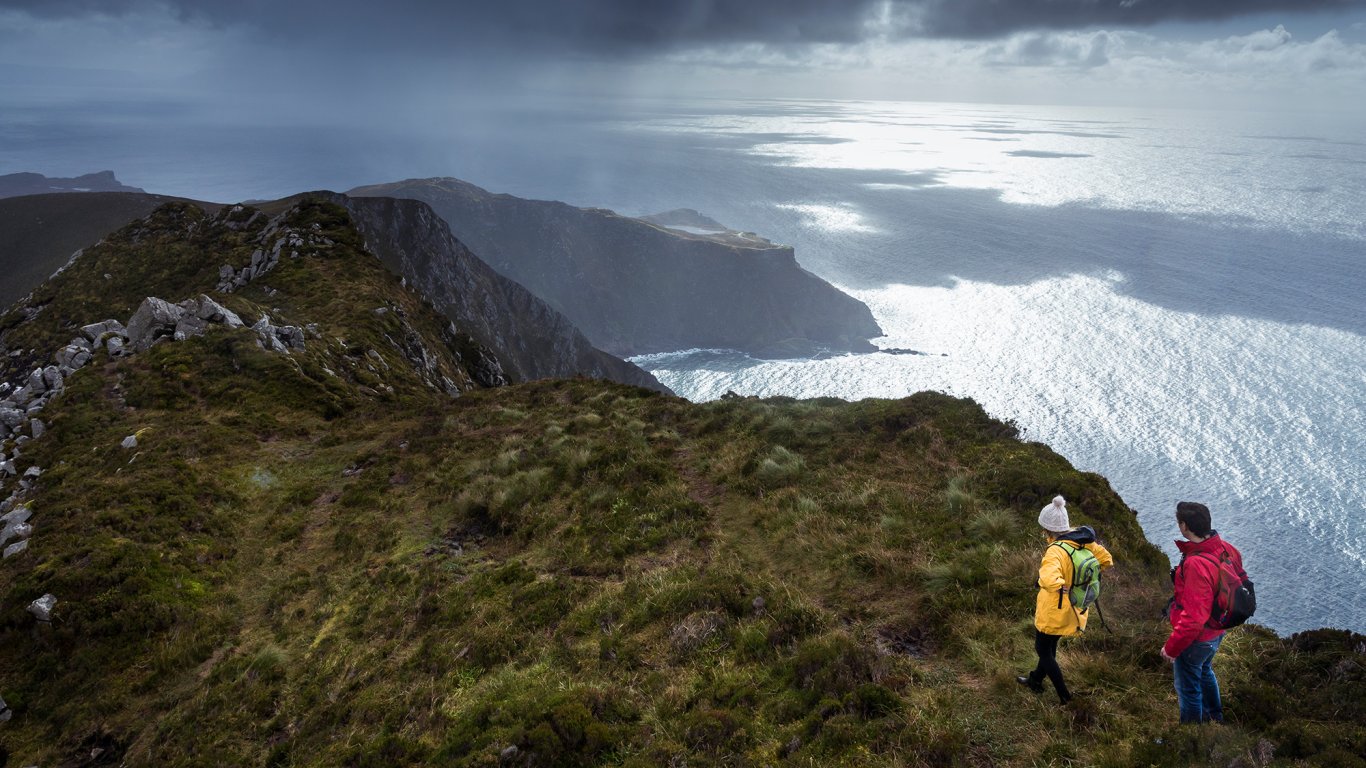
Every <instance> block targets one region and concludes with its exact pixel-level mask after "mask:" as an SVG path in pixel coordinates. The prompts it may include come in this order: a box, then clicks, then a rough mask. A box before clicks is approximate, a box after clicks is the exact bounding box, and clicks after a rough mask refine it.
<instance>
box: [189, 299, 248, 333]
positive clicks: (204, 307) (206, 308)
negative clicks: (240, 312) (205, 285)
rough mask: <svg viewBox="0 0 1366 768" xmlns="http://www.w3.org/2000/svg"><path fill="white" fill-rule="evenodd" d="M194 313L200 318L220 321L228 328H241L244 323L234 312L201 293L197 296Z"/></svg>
mask: <svg viewBox="0 0 1366 768" xmlns="http://www.w3.org/2000/svg"><path fill="white" fill-rule="evenodd" d="M195 314H196V316H197V317H199V319H201V320H207V321H209V322H211V323H222V324H224V325H226V326H228V327H229V328H241V327H243V326H244V325H246V323H243V322H242V318H240V317H238V316H237V313H236V312H233V311H232V310H231V309H228V308H227V307H225V306H223V305H222V304H219V303H218V302H216V301H214V300H213V299H211V298H209V297H208V296H204V295H202V294H201V295H200V297H199V302H198V311H197V312H196V313H195Z"/></svg>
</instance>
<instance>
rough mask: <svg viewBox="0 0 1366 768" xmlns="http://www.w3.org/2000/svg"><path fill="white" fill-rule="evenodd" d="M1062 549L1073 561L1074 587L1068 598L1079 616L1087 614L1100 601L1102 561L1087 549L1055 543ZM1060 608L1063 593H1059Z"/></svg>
mask: <svg viewBox="0 0 1366 768" xmlns="http://www.w3.org/2000/svg"><path fill="white" fill-rule="evenodd" d="M1054 546H1057V547H1062V551H1064V552H1066V553H1067V554H1068V556H1069V557H1070V558H1071V560H1072V585H1071V586H1070V587H1069V588H1068V589H1067V597H1068V599H1069V600H1071V602H1072V607H1073V608H1075V609H1076V611H1077V613H1078V614H1083V613H1086V612H1087V611H1088V610H1090V609H1091V606H1092V605H1095V604H1096V603H1097V601H1099V600H1100V561H1099V560H1097V559H1096V556H1095V555H1093V554H1091V550H1089V549H1087V548H1085V547H1078V546H1077V545H1075V544H1073V543H1071V542H1067V541H1058V542H1054ZM1058 607H1059V608H1061V607H1062V593H1061V592H1059V593H1058Z"/></svg>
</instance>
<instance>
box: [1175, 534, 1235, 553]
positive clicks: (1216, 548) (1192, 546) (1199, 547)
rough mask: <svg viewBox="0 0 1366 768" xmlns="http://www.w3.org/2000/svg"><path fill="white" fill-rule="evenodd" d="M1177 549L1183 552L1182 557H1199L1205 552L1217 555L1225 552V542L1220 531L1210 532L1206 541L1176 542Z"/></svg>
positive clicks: (1182, 540) (1180, 540)
mask: <svg viewBox="0 0 1366 768" xmlns="http://www.w3.org/2000/svg"><path fill="white" fill-rule="evenodd" d="M1176 548H1177V549H1179V550H1181V555H1182V557H1188V556H1190V555H1198V554H1201V553H1204V552H1208V553H1210V554H1213V555H1217V554H1219V553H1220V552H1222V551H1224V542H1223V540H1222V539H1220V538H1219V532H1218V531H1210V532H1209V536H1208V537H1206V538H1205V540H1204V541H1187V540H1185V539H1178V540H1177V542H1176Z"/></svg>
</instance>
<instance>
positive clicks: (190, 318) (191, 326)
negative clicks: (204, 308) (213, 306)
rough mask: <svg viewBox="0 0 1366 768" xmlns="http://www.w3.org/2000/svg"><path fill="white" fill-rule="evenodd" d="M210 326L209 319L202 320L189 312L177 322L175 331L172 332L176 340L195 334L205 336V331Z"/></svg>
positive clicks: (182, 339)
mask: <svg viewBox="0 0 1366 768" xmlns="http://www.w3.org/2000/svg"><path fill="white" fill-rule="evenodd" d="M208 328H209V322H208V321H207V320H202V319H200V318H199V317H198V316H196V315H192V314H189V313H188V312H187V313H186V314H185V315H183V316H182V317H181V318H180V320H178V321H177V322H176V324H175V333H173V334H172V338H174V339H175V340H176V341H184V340H186V339H188V338H191V337H194V336H203V335H204V331H206V330H208Z"/></svg>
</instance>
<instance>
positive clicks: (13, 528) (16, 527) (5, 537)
mask: <svg viewBox="0 0 1366 768" xmlns="http://www.w3.org/2000/svg"><path fill="white" fill-rule="evenodd" d="M32 536H33V526H32V525H30V524H28V523H6V524H5V527H4V528H0V547H3V546H5V545H6V544H8V543H9V541H10V539H14V540H16V541H23V540H25V539H28V538H31V537H32Z"/></svg>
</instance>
